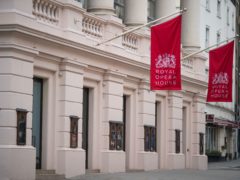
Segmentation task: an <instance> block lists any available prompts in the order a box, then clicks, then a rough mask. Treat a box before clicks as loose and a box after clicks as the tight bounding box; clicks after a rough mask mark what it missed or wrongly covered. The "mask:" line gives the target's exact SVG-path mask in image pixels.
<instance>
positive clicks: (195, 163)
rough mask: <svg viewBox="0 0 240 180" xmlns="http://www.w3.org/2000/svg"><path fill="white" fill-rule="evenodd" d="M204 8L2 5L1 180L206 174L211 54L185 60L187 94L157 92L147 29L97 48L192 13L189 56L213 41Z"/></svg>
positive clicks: (92, 1) (91, 0) (192, 4)
mask: <svg viewBox="0 0 240 180" xmlns="http://www.w3.org/2000/svg"><path fill="white" fill-rule="evenodd" d="M204 2H205V1H204ZM212 2H213V1H211V3H212ZM221 2H222V3H225V2H224V1H221ZM227 3H228V5H229V13H234V11H233V8H234V7H233V5H232V4H231V3H230V2H227ZM202 4H203V2H202V1H201V0H197V1H192V0H182V1H181V2H180V1H176V0H141V1H139V0H128V1H125V3H124V1H123V0H115V1H114V0H101V1H99V0H88V1H74V0H22V1H19V0H1V1H0V82H1V86H0V179H4V178H6V179H7V178H9V179H24V180H25V179H34V178H35V172H36V169H44V170H54V171H55V172H56V173H57V174H64V175H65V176H66V177H67V178H69V177H73V176H77V175H80V174H84V173H85V172H86V170H94V171H99V172H105V173H107V172H124V171H127V170H153V169H183V168H192V169H206V168H207V156H206V155H205V144H206V139H205V135H206V131H205V129H206V120H205V115H206V112H207V114H211V111H210V110H209V111H208V110H206V100H205V98H206V90H207V74H206V71H205V69H206V62H207V54H206V53H201V54H198V55H195V56H194V57H191V58H189V59H186V60H184V61H182V85H183V88H182V91H150V89H149V87H150V86H149V74H150V72H149V64H150V57H149V56H150V52H149V50H150V41H149V40H150V32H149V29H148V28H147V27H145V28H142V29H140V30H138V31H136V32H133V33H129V34H126V35H124V36H122V37H120V38H118V39H115V40H113V41H111V42H107V43H105V44H101V45H97V44H98V43H100V42H102V41H104V40H107V39H109V38H111V37H114V36H115V35H117V34H120V33H122V32H123V31H125V30H127V29H129V28H131V27H136V26H138V25H142V24H144V23H146V22H148V21H151V20H153V19H155V18H157V17H162V16H165V15H169V14H171V13H173V12H175V11H176V10H179V9H180V6H182V7H186V8H187V9H188V11H187V13H185V14H184V15H183V25H182V27H183V30H182V47H183V54H182V56H185V55H186V54H189V53H191V52H193V51H195V50H198V49H200V48H201V47H202V44H203V43H202V36H204V35H203V34H204V33H202V31H204V32H205V28H206V26H205V25H204V26H203V20H204V19H206V18H203V17H202V11H203V10H204V11H206V10H205V9H203V8H202ZM212 6H213V5H212ZM206 13H208V12H206ZM224 17H225V16H224ZM230 19H231V18H230ZM165 20H167V19H165ZM199 22H200V23H199ZM211 25H212V24H209V26H210V27H211ZM230 26H231V22H230ZM221 27H222V26H221ZM222 31H223V30H222ZM222 31H220V33H221V35H220V38H224V37H225V35H224V33H223V32H222ZM210 33H211V29H210ZM198 34H199V36H196V35H198ZM232 34H234V33H233V32H231V33H229V34H228V36H229V37H231V35H232ZM209 37H211V35H209ZM215 37H216V36H215ZM214 107H215V105H214ZM231 107H232V106H231ZM231 107H230V108H231ZM214 110H215V109H214ZM214 112H215V111H214ZM227 112H230V113H229V114H230V116H231V115H232V111H231V110H230V111H227ZM216 117H217V115H216ZM231 117H232V116H231ZM229 120H232V119H231V118H230V119H229Z"/></svg>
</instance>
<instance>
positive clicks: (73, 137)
mask: <svg viewBox="0 0 240 180" xmlns="http://www.w3.org/2000/svg"><path fill="white" fill-rule="evenodd" d="M78 119H79V118H78V117H77V116H70V148H77V147H78Z"/></svg>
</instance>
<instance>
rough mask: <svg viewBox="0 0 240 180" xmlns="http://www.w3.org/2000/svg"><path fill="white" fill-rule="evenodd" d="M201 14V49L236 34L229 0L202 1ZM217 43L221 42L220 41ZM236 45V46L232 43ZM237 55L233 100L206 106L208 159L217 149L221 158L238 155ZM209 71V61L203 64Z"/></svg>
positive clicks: (234, 9) (234, 16)
mask: <svg viewBox="0 0 240 180" xmlns="http://www.w3.org/2000/svg"><path fill="white" fill-rule="evenodd" d="M202 3H203V5H202V6H201V10H200V14H201V15H202V20H200V24H201V26H200V45H201V48H204V47H208V46H211V45H214V44H216V43H218V44H219V43H220V42H222V41H224V40H226V39H228V38H232V37H234V36H236V6H235V2H233V1H230V0H211V1H210V0H206V1H202ZM219 45H220V44H219ZM235 46H236V45H235ZM236 59H237V58H236V54H235V56H234V67H233V90H232V94H233V102H232V103H207V106H206V107H207V108H206V120H207V125H206V151H207V154H209V159H210V158H211V157H210V156H211V153H212V152H213V154H214V153H215V152H216V151H218V152H220V153H221V159H233V158H236V157H237V128H238V125H237V123H236V121H235V104H236V102H237V99H236V91H235V90H236V88H235V87H236V84H235V82H236V81H235V79H236V78H235V67H236ZM206 65H207V69H206V73H208V62H207V63H206Z"/></svg>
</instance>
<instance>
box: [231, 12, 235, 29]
mask: <svg viewBox="0 0 240 180" xmlns="http://www.w3.org/2000/svg"><path fill="white" fill-rule="evenodd" d="M234 26H235V19H234V13H232V30H233V31H234Z"/></svg>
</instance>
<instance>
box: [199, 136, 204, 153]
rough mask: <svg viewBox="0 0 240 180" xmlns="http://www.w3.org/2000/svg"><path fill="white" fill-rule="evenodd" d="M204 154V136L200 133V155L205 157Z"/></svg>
mask: <svg viewBox="0 0 240 180" xmlns="http://www.w3.org/2000/svg"><path fill="white" fill-rule="evenodd" d="M203 153H204V134H203V133H199V154H200V155H203Z"/></svg>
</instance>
